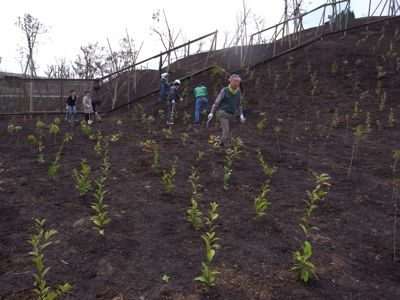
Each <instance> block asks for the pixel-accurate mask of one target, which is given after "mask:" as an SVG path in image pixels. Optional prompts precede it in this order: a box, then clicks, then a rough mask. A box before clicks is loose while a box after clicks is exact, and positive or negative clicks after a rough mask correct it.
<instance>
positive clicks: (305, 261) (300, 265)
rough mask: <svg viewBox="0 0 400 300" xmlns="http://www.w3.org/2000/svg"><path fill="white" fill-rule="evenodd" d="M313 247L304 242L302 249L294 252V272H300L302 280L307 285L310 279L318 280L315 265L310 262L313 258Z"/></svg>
mask: <svg viewBox="0 0 400 300" xmlns="http://www.w3.org/2000/svg"><path fill="white" fill-rule="evenodd" d="M312 254H313V253H312V246H311V244H310V243H309V242H307V241H304V243H303V246H302V249H301V250H300V251H299V250H297V251H295V252H293V259H294V261H295V262H294V265H293V267H292V270H299V272H300V280H301V281H302V282H304V283H307V282H308V280H309V279H310V278H315V279H318V276H317V274H316V273H315V271H314V270H315V265H314V264H313V263H312V262H310V261H309V259H310V258H311V256H312Z"/></svg>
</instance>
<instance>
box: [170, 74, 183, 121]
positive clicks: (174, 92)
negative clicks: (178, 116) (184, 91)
mask: <svg viewBox="0 0 400 300" xmlns="http://www.w3.org/2000/svg"><path fill="white" fill-rule="evenodd" d="M180 86H181V81H180V80H179V79H176V80H175V81H174V83H173V84H172V86H171V88H170V89H169V92H168V98H167V111H168V116H167V125H174V108H175V103H176V101H178V100H181V101H182V98H181V94H180V93H179V87H180Z"/></svg>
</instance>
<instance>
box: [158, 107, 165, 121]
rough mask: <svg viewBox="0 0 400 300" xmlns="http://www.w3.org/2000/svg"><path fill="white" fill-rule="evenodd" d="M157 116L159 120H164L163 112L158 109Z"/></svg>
mask: <svg viewBox="0 0 400 300" xmlns="http://www.w3.org/2000/svg"><path fill="white" fill-rule="evenodd" d="M158 116H159V117H160V119H161V120H164V119H165V110H163V109H159V110H158Z"/></svg>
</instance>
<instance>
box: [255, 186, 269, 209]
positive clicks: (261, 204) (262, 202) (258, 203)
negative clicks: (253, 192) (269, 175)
mask: <svg viewBox="0 0 400 300" xmlns="http://www.w3.org/2000/svg"><path fill="white" fill-rule="evenodd" d="M268 192H269V187H268V183H265V184H264V185H263V187H262V189H261V193H260V194H259V195H258V196H257V197H256V198H255V199H254V208H255V210H256V215H257V217H261V216H264V215H266V211H267V209H268V207H269V206H270V205H271V202H270V201H268V200H267V198H266V196H267V193H268Z"/></svg>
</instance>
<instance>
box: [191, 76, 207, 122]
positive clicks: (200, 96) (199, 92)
mask: <svg viewBox="0 0 400 300" xmlns="http://www.w3.org/2000/svg"><path fill="white" fill-rule="evenodd" d="M193 93H194V98H195V99H196V106H195V112H194V123H195V124H199V123H200V111H201V110H202V109H203V108H204V109H205V110H206V111H208V100H207V97H208V92H207V88H206V87H205V86H204V85H203V84H202V83H200V84H199V85H198V86H197V87H195V88H194V90H193Z"/></svg>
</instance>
